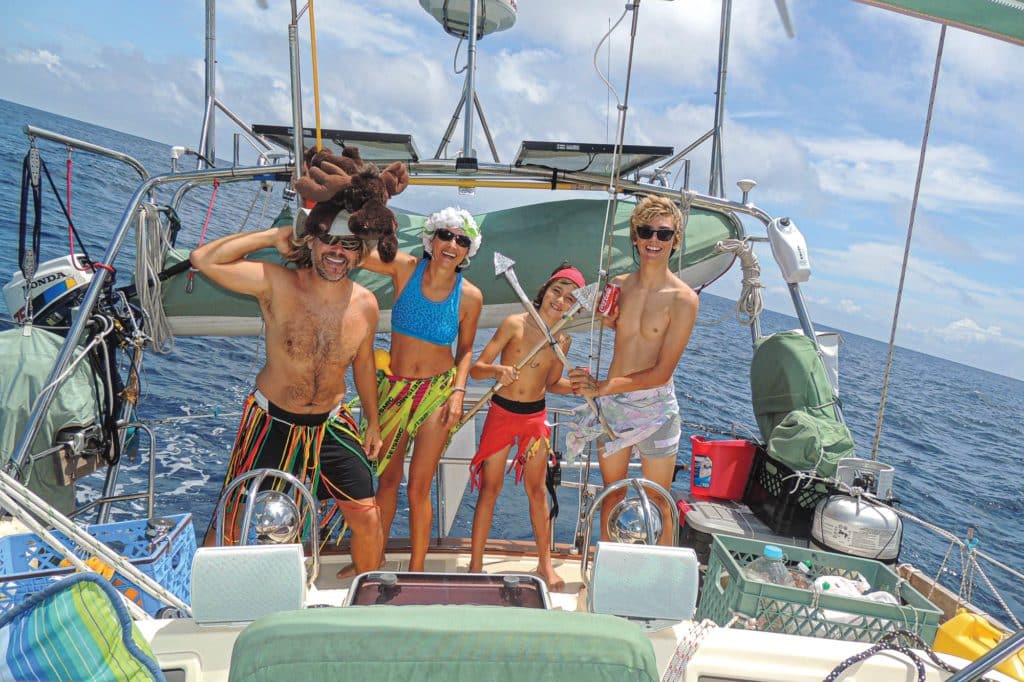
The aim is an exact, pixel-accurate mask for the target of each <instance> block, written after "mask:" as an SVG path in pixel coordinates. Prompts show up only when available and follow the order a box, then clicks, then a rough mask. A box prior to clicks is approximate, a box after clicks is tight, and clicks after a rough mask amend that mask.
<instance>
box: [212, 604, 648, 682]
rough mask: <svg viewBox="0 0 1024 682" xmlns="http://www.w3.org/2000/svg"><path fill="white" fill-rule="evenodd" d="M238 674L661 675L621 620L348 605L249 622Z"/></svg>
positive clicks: (615, 680)
mask: <svg viewBox="0 0 1024 682" xmlns="http://www.w3.org/2000/svg"><path fill="white" fill-rule="evenodd" d="M228 679H229V681H230V682H271V681H274V682H276V681H278V680H303V681H304V682H306V681H309V682H321V681H324V682H326V681H328V680H331V681H333V680H342V679H344V680H381V681H386V680H402V681H405V680H445V681H446V682H448V681H453V680H466V681H467V682H477V681H479V680H493V681H496V682H497V681H502V680H507V681H508V682H522V681H523V680H530V681H532V682H539V681H540V680H576V679H579V680H588V682H598V681H600V680H607V682H625V681H627V680H637V681H641V680H643V681H656V680H658V679H659V677H658V670H657V664H656V661H655V657H654V649H653V647H652V646H651V643H650V640H648V638H647V637H646V636H645V635H644V634H643V632H642V631H641V629H640V628H639V626H637V625H635V624H633V623H630V622H629V621H627V620H624V619H622V618H617V617H615V616H606V615H600V614H592V613H577V612H573V611H552V610H544V609H524V608H515V607H500V606H437V605H434V606H348V607H343V608H328V609H306V610H303V611H289V612H284V613H276V614H273V615H270V616H266V617H264V618H260V619H259V620H257V621H255V622H254V623H252V624H251V625H249V626H248V627H246V628H245V630H243V631H242V633H241V634H240V635H239V637H238V639H237V640H236V642H235V646H234V649H233V650H232V653H231V670H230V673H229V676H228Z"/></svg>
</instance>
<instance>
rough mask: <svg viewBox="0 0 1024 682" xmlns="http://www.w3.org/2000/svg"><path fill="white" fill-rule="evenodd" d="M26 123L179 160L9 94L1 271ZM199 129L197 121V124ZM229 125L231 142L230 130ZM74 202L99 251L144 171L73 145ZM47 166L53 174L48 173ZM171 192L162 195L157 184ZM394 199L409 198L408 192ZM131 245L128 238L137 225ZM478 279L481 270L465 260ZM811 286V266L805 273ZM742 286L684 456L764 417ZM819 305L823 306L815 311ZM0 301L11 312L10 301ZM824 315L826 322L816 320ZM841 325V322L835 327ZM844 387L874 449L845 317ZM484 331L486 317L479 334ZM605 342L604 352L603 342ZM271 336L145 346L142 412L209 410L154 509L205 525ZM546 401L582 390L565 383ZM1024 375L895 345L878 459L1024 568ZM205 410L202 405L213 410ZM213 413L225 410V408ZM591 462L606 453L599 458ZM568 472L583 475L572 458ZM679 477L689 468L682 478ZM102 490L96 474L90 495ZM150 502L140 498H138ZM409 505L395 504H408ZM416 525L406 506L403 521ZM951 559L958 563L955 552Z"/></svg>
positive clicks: (774, 320) (987, 600) (179, 444)
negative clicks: (707, 438)
mask: <svg viewBox="0 0 1024 682" xmlns="http://www.w3.org/2000/svg"><path fill="white" fill-rule="evenodd" d="M25 124H32V125H35V126H38V127H41V128H46V129H49V130H52V131H55V132H59V133H62V134H65V135H68V136H71V137H76V138H79V139H84V140H88V141H90V142H92V143H95V144H99V145H103V146H106V147H110V148H113V149H117V150H120V151H123V152H125V153H127V154H130V155H132V156H134V157H135V158H137V159H138V160H140V161H141V162H142V163H143V164H144V165H145V166H146V167H147V168H148V169H149V170H150V172H152V173H154V174H155V173H163V172H166V171H167V170H169V165H170V149H169V147H168V146H166V145H164V144H160V143H156V142H152V141H150V140H146V139H143V138H139V137H134V136H131V135H127V134H124V133H119V132H116V131H113V130H108V129H105V128H100V127H97V126H94V125H90V124H88V123H83V122H80V121H75V120H72V119H68V118H64V117H62V116H58V115H55V114H51V113H47V112H44V111H39V110H36V109H30V108H27V107H23V106H20V105H17V104H14V103H11V102H6V101H3V100H0V280H2V281H3V282H6V281H7V280H8V279H9V277H10V274H11V273H13V272H14V271H15V269H16V260H17V243H18V241H17V240H18V232H17V228H18V211H19V209H18V206H19V197H20V186H21V168H22V159H23V157H24V155H25V153H26V151H27V149H28V142H27V138H26V136H25V135H24V133H23V132H22V127H23V126H24V125H25ZM197 138H198V131H197ZM225 144H226V143H225V141H223V140H222V146H223V145H225ZM39 147H40V149H41V151H42V153H43V158H44V160H45V162H46V164H47V166H48V168H49V169H50V173H51V174H52V177H53V180H54V183H55V184H56V186H57V189H58V190H59V192H60V193H61V196H62V197H63V196H64V192H65V176H66V172H65V171H66V165H67V160H68V154H67V151H66V150H65V148H64V147H63V146H61V145H57V144H54V143H51V142H47V141H40V142H39ZM72 163H73V172H72V212H73V218H74V222H75V225H76V226H77V228H78V231H79V233H80V234H81V236H82V237H83V239H84V242H85V246H86V248H87V249H88V251H89V253H90V255H91V256H92V257H93V259H95V260H99V258H100V256H101V255H102V253H103V251H104V248H105V245H106V239H107V237H108V236H109V234H110V233H111V231H112V230H113V229H114V228H115V227H116V226H117V224H118V222H119V220H120V218H121V215H122V213H123V211H124V208H125V204H126V202H127V200H128V198H129V197H130V195H131V193H132V192H133V191H134V189H135V188H136V186H137V185H138V182H139V179H138V176H137V175H135V174H134V173H133V172H132V171H131V170H129V169H127V167H126V166H124V165H123V164H120V163H117V162H113V161H109V160H106V159H99V158H96V157H93V156H91V155H89V154H86V153H82V152H76V153H74V154H73V155H72ZM44 182H45V180H44ZM210 192H211V191H210V189H208V188H207V189H203V190H197V191H194V192H192V193H190V195H189V197H188V198H187V199H186V201H185V204H184V206H183V209H182V211H181V216H182V221H183V228H182V233H181V236H180V237H179V242H178V243H179V244H180V245H182V246H187V247H190V246H194V245H195V244H196V242H197V240H198V237H199V232H200V229H201V227H202V223H203V219H204V217H205V214H206V209H207V205H208V203H209V200H210ZM161 198H162V200H164V201H167V200H168V197H166V196H163V197H161ZM281 205H282V199H281V192H280V188H279V187H275V188H274V189H273V191H272V192H263V191H260V190H259V189H258V187H257V186H256V185H255V183H252V184H249V183H246V184H244V185H230V186H228V185H225V186H222V187H221V189H220V191H219V194H218V196H217V201H216V210H215V212H214V218H213V220H212V221H211V225H210V230H211V234H212V235H221V234H225V233H226V232H229V231H233V230H235V229H238V228H239V227H240V226H241V225H242V224H243V223H244V222H245V221H246V220H247V216H248V226H249V227H252V226H253V225H265V224H267V223H269V222H270V220H272V219H273V217H274V216H276V215H277V212H278V210H279V209H280V208H281ZM397 205H398V206H401V203H400V202H398V204H397ZM44 210H45V219H44V229H43V232H44V235H43V240H42V249H41V250H42V258H43V260H47V259H50V258H56V257H58V256H61V255H66V254H67V249H68V245H67V228H66V221H64V219H63V217H62V216H61V213H60V209H59V207H58V205H57V202H56V199H55V198H54V197H53V194H52V192H51V191H50V190H49V189H48V188H47V190H46V191H45V192H44ZM129 245H132V240H131V238H129ZM133 251H134V249H133V248H128V249H126V253H128V254H129V255H128V257H127V260H125V261H124V262H121V263H117V264H116V265H118V266H119V273H118V279H117V283H118V284H120V285H123V284H126V283H128V281H129V278H130V275H129V273H130V263H131V259H132V258H133V255H132V254H133ZM467 275H468V276H469V278H470V279H472V278H473V277H474V275H476V276H484V274H483V273H480V274H477V273H474V269H473V268H470V270H469V271H467ZM807 286H808V288H809V289H812V290H813V287H814V282H813V279H812V281H811V282H810V284H809V285H807ZM731 306H732V301H729V300H726V299H723V298H720V297H717V296H715V295H713V294H708V293H705V294H703V295H702V300H701V311H700V319H699V322H698V326H697V328H696V330H695V332H694V334H693V337H692V339H691V341H690V345H689V347H688V349H687V351H686V353H685V355H684V356H683V360H682V362H681V363H680V365H679V368H678V369H677V370H676V373H675V386H676V391H677V394H678V396H679V399H680V404H681V406H682V410H683V419H684V421H685V423H686V426H685V428H684V434H683V436H684V437H683V439H682V440H681V443H680V459H681V461H689V437H690V435H692V434H704V433H705V431H704V426H708V427H711V428H712V429H717V430H726V431H728V430H736V432H737V433H739V434H746V433H751V432H752V431H753V430H756V426H755V424H754V419H753V414H752V410H751V406H750V397H749V395H750V392H749V374H748V371H749V362H750V357H751V344H750V334H749V330H748V329H747V328H745V327H741V326H739V325H738V324H736V323H735V322H734V321H732V319H731V318H730V319H728V320H727V321H725V322H723V323H721V324H712V323H714V322H715V321H717V320H719V319H720V318H722V317H723V316H724V315H725V314H726V313H727V312H728V311H729V309H730V308H731ZM812 313H813V311H812ZM0 316H3V317H9V313H8V312H7V311H6V310H2V311H0ZM762 326H763V328H764V331H765V332H766V333H769V332H773V331H778V330H785V329H792V328H795V327H797V326H798V325H797V321H796V319H795V318H793V317H791V316H788V315H783V314H779V313H775V312H770V311H766V312H765V313H764V315H763V317H762ZM822 329H824V328H822ZM835 331H841V330H835ZM841 334H842V338H843V344H842V346H841V350H840V374H841V379H840V393H841V397H842V400H843V407H844V410H845V415H846V419H847V423H848V425H849V426H850V429H851V430H852V432H853V435H854V438H855V440H856V443H857V451H858V454H859V455H860V456H862V457H870V449H871V442H872V438H873V435H874V429H875V419H876V414H877V410H878V403H879V396H880V393H881V386H882V378H883V372H884V364H885V356H886V345H885V344H884V343H881V342H879V341H876V340H873V339H869V338H865V337H862V336H857V335H855V334H850V333H846V332H841ZM488 338H489V333H488V331H487V330H481V332H480V334H479V337H478V342H477V346H478V350H479V349H480V348H481V347H482V346H483V344H484V343H486V341H487V340H488ZM588 348H589V341H588V339H587V338H585V337H583V336H577V338H576V341H575V343H574V346H573V351H572V356H573V357H572V358H571V359H572V360H574V361H579V362H580V363H581V364H584V363H585V362H586V352H587V350H588ZM603 352H604V353H605V355H604V357H605V358H606V359H607V358H608V357H610V354H609V353H610V349H605V350H604V351H603ZM262 353H263V348H262V345H261V343H260V341H259V339H256V338H231V339H225V338H203V339H195V338H178V339H176V341H175V345H174V349H173V351H172V352H171V353H169V354H168V355H165V356H161V355H157V354H154V353H149V354H147V357H146V361H145V365H144V372H143V376H142V389H143V392H142V396H143V398H142V401H141V402H140V404H139V408H138V416H139V418H140V419H142V420H147V419H155V418H164V417H186V416H189V415H191V416H199V417H201V418H199V419H195V420H189V421H180V422H176V423H166V424H160V425H157V426H156V437H157V458H158V465H157V469H158V477H157V510H158V511H159V512H160V513H178V512H184V511H188V512H191V513H192V514H193V515H194V517H195V521H196V526H197V528H205V526H206V524H207V523H208V521H209V519H210V517H211V514H212V511H213V506H214V502H215V497H216V493H217V491H218V490H219V484H220V482H221V479H222V477H223V475H224V471H225V467H226V463H227V458H228V453H229V450H230V447H231V441H232V438H233V436H234V431H235V428H236V426H237V417H234V416H225V415H226V414H230V413H236V412H237V411H238V410H239V409H240V405H241V401H242V399H243V397H244V396H245V395H246V394H247V393H248V392H249V391H250V388H251V384H252V381H253V378H254V377H255V374H256V371H257V370H258V368H259V367H260V365H261V362H262ZM551 403H552V404H555V405H559V406H567V407H568V406H572V402H571V401H570V400H569V399H567V398H564V397H561V396H555V397H553V398H552V399H551ZM1022 404H1024V382H1021V381H1017V380H1015V379H1010V378H1007V377H1004V376H1000V375H997V374H992V373H989V372H985V371H982V370H979V369H975V368H973V367H968V366H966V365H961V364H957V363H955V362H950V361H948V360H943V359H940V358H936V357H932V356H929V355H924V354H922V353H917V352H914V351H912V350H907V349H904V348H897V351H896V354H895V361H894V366H893V371H892V378H891V384H890V387H889V394H888V403H887V407H886V412H885V425H884V429H883V431H882V438H881V444H880V448H879V459H880V460H881V461H884V462H887V463H889V464H892V465H893V466H894V467H895V468H896V488H897V495H898V497H899V498H900V499H901V500H902V504H903V508H904V509H906V510H907V511H909V512H911V513H913V514H915V515H917V516H919V517H922V518H925V519H927V520H928V521H930V522H931V523H933V524H935V525H938V526H940V527H942V528H945V529H947V530H949V531H951V532H953V533H955V534H957V535H959V536H963V535H964V534H965V532H966V530H967V528H968V527H969V526H971V527H974V528H976V529H977V536H978V537H979V538H980V546H979V549H981V551H983V552H987V553H989V554H991V555H993V556H995V557H996V558H997V559H999V560H1000V561H1002V562H1004V563H1006V564H1008V565H1010V566H1011V567H1013V568H1015V569H1016V570H1018V571H1021V570H1024V545H1022V543H1021V542H1020V538H1021V537H1024V491H1022V485H1021V477H1020V475H1019V468H1020V466H1021V460H1022V448H1021V443H1022V442H1024V407H1022ZM204 415H208V416H204ZM215 415H219V416H215ZM595 469H596V465H595ZM563 476H564V477H566V478H569V479H574V478H575V474H570V473H568V472H566V473H564V474H563ZM144 479H145V471H144V468H143V467H140V466H127V467H125V469H124V471H123V474H122V482H123V483H124V484H125V486H126V487H129V488H133V489H138V488H137V487H136V486H138V485H139V484H141V483H143V482H144ZM678 485H680V486H681V488H680V489H682V487H684V486H685V483H683V482H680V483H679V484H678ZM91 494H92V493H91V492H90V491H89V490H88V489H87V490H86V491H85V492H84V493H83V496H85V497H88V496H89V495H91ZM559 498H560V501H561V507H562V513H561V515H560V516H559V518H558V521H557V524H556V535H557V539H558V541H560V542H568V541H571V539H572V533H573V529H574V526H575V517H576V508H575V507H576V505H575V498H576V493H575V491H572V490H568V489H563V490H562V491H561V492H560V495H559ZM472 504H473V501H472V497H471V496H469V495H467V503H464V504H463V508H462V509H461V510H460V512H459V515H458V517H457V519H456V522H455V527H454V528H453V534H454V535H457V536H468V535H469V531H470V525H471V521H472ZM140 509H141V508H136V510H135V511H136V513H137V512H138V511H139V510H140ZM401 514H402V506H400V512H399V515H400V518H401ZM405 531H406V528H405V527H404V526H402V525H401V524H400V523H397V522H396V526H395V529H394V531H393V532H394V533H395V534H396V535H404V534H405ZM494 535H495V536H498V537H507V538H516V539H529V538H531V537H532V535H531V530H530V526H529V522H528V517H527V513H526V504H525V498H524V495H523V492H522V489H521V488H519V487H515V486H513V485H512V483H511V481H509V482H508V483H507V484H506V486H505V490H504V492H503V494H502V497H501V499H500V500H499V506H498V509H497V513H496V515H495V529H494ZM948 546H949V543H948V542H947V541H945V540H942V539H941V538H939V537H938V536H936V535H934V534H932V533H930V532H928V531H924V530H922V529H921V528H920V527H919V526H917V525H915V524H908V526H907V529H906V536H905V538H904V542H903V551H902V554H901V560H902V561H907V562H910V563H913V564H915V565H917V566H918V567H920V568H922V569H923V570H924V571H925V572H926V573H929V574H932V575H934V573H935V571H936V569H937V567H938V566H939V565H940V564H941V562H942V559H943V556H944V555H945V554H946V551H947V549H948ZM949 567H951V568H949ZM982 568H983V569H984V570H985V572H986V574H987V575H988V576H989V577H990V578H991V579H992V582H993V583H994V584H995V585H996V587H997V588H998V589H999V591H1000V592H1001V594H1002V595H1003V597H1004V598H1005V599H1006V601H1007V602H1008V603H1009V605H1010V607H1011V609H1012V610H1013V611H1014V612H1015V613H1016V615H1017V616H1018V617H1024V584H1022V582H1021V581H1018V580H1017V579H1015V578H1013V577H1012V576H1011V575H1009V574H1007V573H1005V572H1004V571H1002V570H1001V569H999V568H997V567H994V566H992V565H991V564H989V563H988V562H984V561H983V562H982ZM959 577H960V572H959V560H958V559H957V558H955V557H954V559H953V560H952V561H951V562H950V564H949V565H948V567H947V572H946V573H945V574H944V576H943V581H944V582H945V583H946V584H947V585H950V586H953V589H954V590H956V589H957V586H958V585H959ZM974 596H975V601H977V602H978V603H980V605H981V606H982V607H983V608H986V609H987V610H989V611H990V612H992V613H993V614H994V615H996V616H997V617H1001V618H1004V619H1005V616H1004V615H1002V614H1001V613H1000V609H999V607H998V605H997V602H996V601H995V599H994V598H993V597H992V596H991V595H990V594H989V592H988V589H987V588H986V587H985V585H984V584H983V582H982V581H981V579H980V578H978V579H976V581H975V587H974Z"/></svg>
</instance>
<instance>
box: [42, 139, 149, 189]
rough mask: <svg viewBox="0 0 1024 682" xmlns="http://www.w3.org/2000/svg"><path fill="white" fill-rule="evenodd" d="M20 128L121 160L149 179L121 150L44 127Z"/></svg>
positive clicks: (61, 142) (133, 160) (147, 174)
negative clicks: (101, 145)
mask: <svg viewBox="0 0 1024 682" xmlns="http://www.w3.org/2000/svg"><path fill="white" fill-rule="evenodd" d="M22 130H24V131H25V134H26V135H28V136H29V137H39V138H42V139H44V140H50V141H51V142H59V143H60V144H66V145H68V146H69V147H74V148H75V149H81V150H83V151H87V152H92V153H93V154H99V155H100V156H106V157H108V158H111V159H116V160H117V161H123V162H124V163H126V164H128V165H129V166H131V167H132V168H134V169H135V172H136V173H138V174H139V177H141V178H142V179H143V180H148V179H149V173H148V172H147V171H146V167H145V166H143V165H142V162H141V161H139V160H137V159H136V158H135V157H132V156H128V155H127V154H125V153H123V152H119V151H115V150H113V149H107V148H106V147H100V146H99V145H95V144H92V143H91V142H85V141H83V140H79V139H76V138H74V137H68V136H67V135H61V134H60V133H54V132H51V131H49V130H46V129H44V128H36V127H35V126H29V125H27V126H25V127H24V128H22Z"/></svg>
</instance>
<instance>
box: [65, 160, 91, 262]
mask: <svg viewBox="0 0 1024 682" xmlns="http://www.w3.org/2000/svg"><path fill="white" fill-rule="evenodd" d="M66 146H67V149H68V160H67V164H66V169H67V170H66V174H65V176H64V191H65V197H66V200H67V206H68V253H69V254H70V255H71V267H73V268H74V269H75V270H78V271H79V272H90V271H91V269H90V268H89V266H84V267H83V266H80V265H79V264H78V259H77V258H75V225H74V223H73V222H72V221H71V215H72V211H71V171H72V170H73V168H74V161H73V159H72V156H73V154H74V148H73V147H72V146H71V145H66Z"/></svg>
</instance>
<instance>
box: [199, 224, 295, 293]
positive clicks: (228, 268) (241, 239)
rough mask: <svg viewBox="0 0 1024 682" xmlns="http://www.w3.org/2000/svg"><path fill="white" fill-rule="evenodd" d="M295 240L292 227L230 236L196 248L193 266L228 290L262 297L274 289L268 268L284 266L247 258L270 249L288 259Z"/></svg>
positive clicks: (273, 228)
mask: <svg viewBox="0 0 1024 682" xmlns="http://www.w3.org/2000/svg"><path fill="white" fill-rule="evenodd" d="M291 238H292V227H291V225H286V226H283V227H271V228H269V229H266V230H260V231H253V232H239V233H237V234H229V235H228V236H226V237H221V238H220V239H215V240H214V241H212V242H210V243H208V244H203V245H202V246H200V247H198V248H196V249H195V250H194V251H193V252H192V254H191V255H190V256H189V260H191V261H192V267H194V268H195V269H196V270H198V271H199V272H201V273H203V274H204V275H206V276H207V277H209V278H210V279H211V280H213V281H214V282H216V283H217V284H219V285H220V286H222V287H224V288H225V289H230V290H231V291H237V292H238V293H240V294H249V295H250V296H260V295H262V294H264V293H266V292H267V291H268V290H269V287H270V281H269V280H268V279H267V268H268V267H271V268H278V267H281V266H279V265H276V264H274V263H266V262H264V261H250V260H246V258H245V257H246V256H248V255H249V254H250V253H254V252H256V251H259V250H260V249H267V248H275V249H277V252H278V253H280V254H281V255H282V256H287V255H288V254H290V253H291V252H292V250H293V247H292V243H291Z"/></svg>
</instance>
